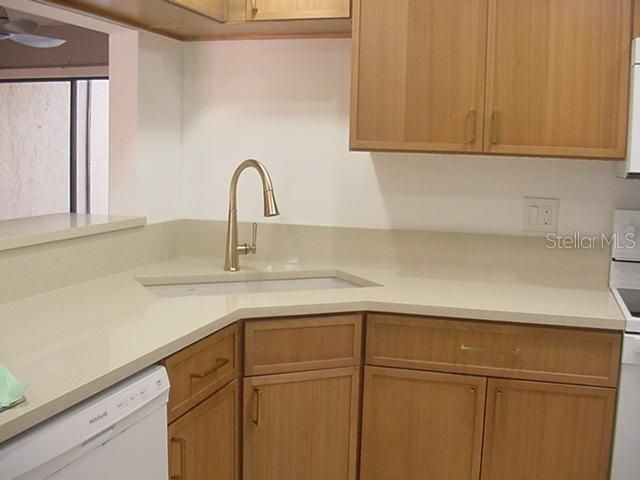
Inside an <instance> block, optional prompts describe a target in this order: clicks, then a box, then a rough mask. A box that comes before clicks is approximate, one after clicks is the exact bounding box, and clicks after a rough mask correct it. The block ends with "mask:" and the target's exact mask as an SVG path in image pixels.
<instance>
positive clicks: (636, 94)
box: [621, 38, 640, 178]
mask: <svg viewBox="0 0 640 480" xmlns="http://www.w3.org/2000/svg"><path fill="white" fill-rule="evenodd" d="M631 51H632V54H631V89H630V96H629V133H628V137H627V138H628V140H627V159H626V162H625V163H624V164H623V165H624V169H623V171H622V172H621V176H623V177H625V178H640V38H635V39H634V40H633V44H632V48H631Z"/></svg>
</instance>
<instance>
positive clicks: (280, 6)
mask: <svg viewBox="0 0 640 480" xmlns="http://www.w3.org/2000/svg"><path fill="white" fill-rule="evenodd" d="M245 1H246V8H247V13H246V19H247V20H300V19H305V18H349V16H350V15H351V0H245Z"/></svg>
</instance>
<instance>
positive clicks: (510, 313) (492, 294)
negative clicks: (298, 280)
mask: <svg viewBox="0 0 640 480" xmlns="http://www.w3.org/2000/svg"><path fill="white" fill-rule="evenodd" d="M241 261H242V268H243V271H242V272H239V273H226V272H223V271H222V268H221V265H222V261H221V260H220V259H212V258H190V257H184V258H177V259H174V260H170V261H167V262H162V263H158V264H153V265H149V266H146V267H143V268H138V269H135V270H129V271H126V272H122V273H118V274H115V275H110V276H108V277H104V278H100V279H97V280H92V281H89V282H85V283H81V284H78V285H75V286H71V287H67V288H63V289H60V290H55V291H51V292H48V293H45V294H41V295H37V296H33V297H29V298H26V299H22V300H19V301H15V302H11V303H5V304H1V305H0V363H2V364H4V365H6V366H7V367H8V368H9V369H10V370H12V371H13V372H14V374H15V375H16V376H17V377H18V378H19V379H20V380H22V381H24V382H26V383H27V384H28V388H27V391H26V396H27V402H26V403H24V404H22V405H20V406H18V407H16V408H14V409H11V410H7V411H5V412H2V413H0V442H2V441H5V440H7V439H9V438H11V437H13V436H15V435H17V434H19V433H20V432H23V431H25V430H27V429H28V428H30V427H32V426H34V425H36V424H38V423H40V422H42V421H44V420H46V419H47V418H50V417H51V416H53V415H55V414H57V413H59V412H61V411H63V410H65V409H66V408H69V407H70V406H72V405H74V404H76V403H78V402H80V401H82V400H84V399H85V398H88V397H90V396H92V395H94V394H96V393H98V392H99V391H101V390H103V389H105V388H107V387H109V386H111V385H113V384H115V383H117V382H118V381H120V380H123V379H125V378H126V377H128V376H130V375H132V374H133V373H135V372H137V371H139V370H141V369H143V368H145V367H147V366H149V365H151V364H153V363H156V362H158V361H159V360H161V359H162V358H164V357H166V356H168V355H170V354H172V353H174V352H176V351H178V350H180V349H182V348H184V347H186V346H187V345H190V344H192V343H194V342H196V341H198V340H199V339H201V338H203V337H205V336H207V335H209V334H211V333H214V332H216V331H218V330H220V329H222V328H224V327H225V326H227V325H229V324H231V323H233V322H234V321H236V320H238V319H242V318H258V317H269V316H284V315H301V314H321V313H331V312H349V311H384V312H395V313H405V314H418V315H426V316H444V317H457V318H469V319H477V320H493V321H507V322H518V323H531V324H545V325H556V326H565V327H585V328H598V329H611V330H623V329H624V325H625V322H624V318H623V316H622V314H621V312H620V310H619V308H618V306H617V304H616V303H615V300H614V298H613V296H612V295H611V293H610V292H609V290H608V289H605V288H603V289H601V290H581V289H569V288H554V287H549V286H540V285H534V284H530V283H523V282H517V281H513V282H502V281H490V280H481V279H478V276H477V272H476V275H472V276H465V275H464V273H463V272H449V273H448V274H446V273H443V272H440V273H439V274H438V276H437V277H436V276H425V275H415V274H407V273H401V272H394V271H390V270H369V269H363V268H351V267H341V266H336V265H308V266H304V267H301V266H297V265H284V264H280V265H269V264H265V263H256V262H251V261H250V260H248V259H246V258H242V259H241ZM283 271H289V272H294V271H295V272H297V273H296V274H297V275H299V274H300V272H307V273H308V274H309V276H312V275H314V274H318V273H320V274H330V273H332V272H336V271H339V272H344V273H345V274H347V275H353V276H356V277H360V278H362V279H365V280H367V281H369V282H373V283H376V284H379V285H380V286H372V287H363V288H347V289H340V290H316V291H293V292H271V293H258V294H244V295H220V296H189V297H173V298H159V297H157V296H155V295H154V294H153V293H151V292H150V291H149V290H147V289H146V288H144V287H143V286H142V285H141V284H140V283H139V282H138V280H137V279H142V278H144V279H147V280H148V279H150V278H154V279H166V278H167V277H175V280H176V282H178V281H180V280H181V279H184V280H190V279H194V278H200V279H206V278H207V276H212V277H213V276H215V277H216V278H220V277H223V278H226V277H227V276H228V278H229V279H237V278H242V276H243V275H244V276H247V275H252V274H253V275H256V274H260V273H261V272H262V273H264V272H283ZM465 278H466V279H465Z"/></svg>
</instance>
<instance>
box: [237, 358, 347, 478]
mask: <svg viewBox="0 0 640 480" xmlns="http://www.w3.org/2000/svg"><path fill="white" fill-rule="evenodd" d="M244 382H245V383H244V401H245V404H244V439H243V444H244V479H245V480H300V479H304V480H328V479H331V480H354V479H355V471H356V441H357V424H358V406H359V399H358V397H359V395H358V384H359V369H358V368H342V369H336V370H326V371H320V372H305V373H292V374H282V375H270V376H264V377H252V378H247V379H245V381H244Z"/></svg>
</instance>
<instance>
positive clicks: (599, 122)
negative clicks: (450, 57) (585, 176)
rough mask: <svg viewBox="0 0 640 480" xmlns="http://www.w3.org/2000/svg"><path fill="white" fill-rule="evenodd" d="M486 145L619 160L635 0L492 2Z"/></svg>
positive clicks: (514, 150)
mask: <svg viewBox="0 0 640 480" xmlns="http://www.w3.org/2000/svg"><path fill="white" fill-rule="evenodd" d="M488 43H489V47H488V66H487V69H488V72H487V108H486V128H485V150H486V151H488V152H495V153H504V154H517V155H551V156H576V157H601V158H621V157H623V156H624V153H625V144H626V123H627V121H626V115H627V100H628V79H629V69H630V63H629V48H630V44H631V0H489V42H488Z"/></svg>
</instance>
